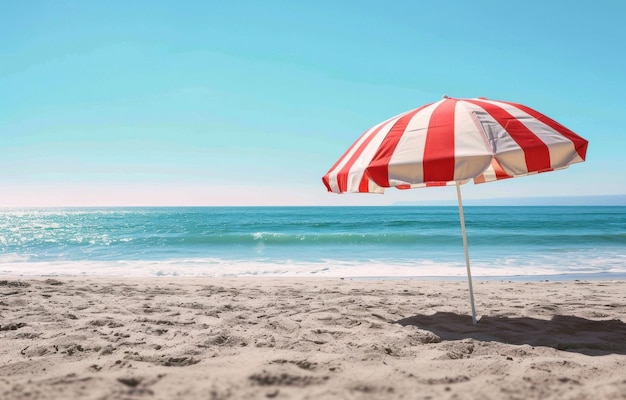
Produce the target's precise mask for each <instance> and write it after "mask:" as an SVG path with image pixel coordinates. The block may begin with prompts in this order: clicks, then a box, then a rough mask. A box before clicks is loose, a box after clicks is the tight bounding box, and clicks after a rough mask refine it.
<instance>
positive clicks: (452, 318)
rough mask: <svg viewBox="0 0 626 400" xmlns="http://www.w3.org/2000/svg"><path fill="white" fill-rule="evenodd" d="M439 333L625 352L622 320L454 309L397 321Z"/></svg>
mask: <svg viewBox="0 0 626 400" xmlns="http://www.w3.org/2000/svg"><path fill="white" fill-rule="evenodd" d="M396 323H398V324H400V325H402V326H409V325H411V326H415V327H417V328H419V329H423V330H427V331H430V332H432V333H434V334H435V335H437V336H439V337H440V338H441V340H461V339H470V338H471V339H475V340H480V341H488V342H491V341H495V342H500V343H505V344H512V345H522V344H528V345H530V346H546V347H552V348H555V349H557V350H561V351H569V352H575V353H580V354H585V355H589V356H600V355H607V354H626V324H625V323H624V322H622V321H620V320H616V319H614V320H599V321H598V320H590V319H585V318H581V317H574V316H568V315H555V316H553V317H552V319H551V320H544V319H537V318H530V317H505V316H484V317H482V318H481V319H480V321H479V322H478V324H477V325H473V324H472V317H471V316H467V315H459V314H455V313H451V312H437V313H436V314H433V315H419V314H418V315H415V316H412V317H407V318H403V319H401V320H398V321H396Z"/></svg>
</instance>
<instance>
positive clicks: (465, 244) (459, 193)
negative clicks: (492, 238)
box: [456, 182, 476, 325]
mask: <svg viewBox="0 0 626 400" xmlns="http://www.w3.org/2000/svg"><path fill="white" fill-rule="evenodd" d="M456 197H457V199H458V201H459V217H460V220H461V232H463V249H464V250H465V267H466V268H467V281H468V283H469V292H470V299H471V301H472V323H473V324H474V325H476V308H475V307H474V288H473V287H472V272H471V271H470V262H469V252H468V251H467V234H466V233H465V216H464V215H463V201H462V200H461V184H460V183H459V182H457V183H456Z"/></svg>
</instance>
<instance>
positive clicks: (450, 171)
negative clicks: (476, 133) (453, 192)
mask: <svg viewBox="0 0 626 400" xmlns="http://www.w3.org/2000/svg"><path fill="white" fill-rule="evenodd" d="M456 103H457V100H456V99H447V100H446V101H444V102H443V103H441V104H440V105H439V107H437V109H435V111H434V112H433V114H432V115H431V117H430V121H429V123H428V131H427V133H426V143H425V144H424V162H423V166H424V182H432V183H444V184H445V182H448V181H452V180H454V164H455V162H454V110H455V107H456Z"/></svg>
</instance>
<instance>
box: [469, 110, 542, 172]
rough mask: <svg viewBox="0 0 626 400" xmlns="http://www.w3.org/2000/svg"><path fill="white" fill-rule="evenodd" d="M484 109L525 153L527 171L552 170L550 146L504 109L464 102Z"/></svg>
mask: <svg viewBox="0 0 626 400" xmlns="http://www.w3.org/2000/svg"><path fill="white" fill-rule="evenodd" d="M464 101H467V102H469V103H472V104H476V105H477V106H479V107H482V108H483V109H484V110H485V111H486V112H488V113H489V115H491V116H492V117H493V118H494V119H495V120H496V121H497V122H498V123H499V124H500V125H502V127H503V128H504V129H505V130H506V131H507V132H508V134H509V135H510V136H511V138H512V139H513V140H514V141H515V143H517V144H518V145H519V146H520V147H521V148H522V150H523V151H524V158H525V160H526V169H527V170H528V172H538V171H544V170H547V169H550V168H552V165H551V164H550V151H549V150H548V146H547V145H546V144H545V143H544V142H542V141H541V139H539V138H538V137H537V135H535V134H534V133H533V131H531V130H530V129H528V128H527V127H526V126H525V125H524V124H523V123H521V122H520V121H519V120H518V119H517V118H516V117H514V116H513V115H511V114H510V113H509V112H507V111H506V110H504V109H503V108H501V107H499V106H496V105H494V104H491V103H487V102H483V101H476V100H471V99H467V100H464Z"/></svg>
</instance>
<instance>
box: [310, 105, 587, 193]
mask: <svg viewBox="0 0 626 400" xmlns="http://www.w3.org/2000/svg"><path fill="white" fill-rule="evenodd" d="M586 151H587V140H585V139H583V138H582V137H580V136H578V135H577V134H575V133H574V132H572V131H571V130H569V129H567V128H566V127H564V126H563V125H561V124H559V123H558V122H556V121H554V120H552V119H550V118H548V117H546V116H545V115H543V114H540V113H538V112H537V111H535V110H533V109H531V108H529V107H526V106H523V105H520V104H515V103H510V102H504V101H492V100H487V99H484V98H477V99H453V98H448V97H444V98H443V99H442V100H440V101H438V102H436V103H432V104H427V105H425V106H422V107H420V108H417V109H415V110H411V111H408V112H405V113H403V114H400V115H397V116H395V117H393V118H390V119H388V120H387V121H384V122H382V123H380V124H378V125H376V126H374V127H372V128H370V129H368V130H367V131H366V132H365V133H364V134H363V135H362V136H361V137H360V138H359V140H357V141H356V142H355V143H354V144H353V145H352V146H351V147H350V148H349V149H348V151H346V153H345V154H344V155H343V156H342V157H341V158H340V159H339V160H338V161H337V162H336V163H335V165H333V167H332V168H331V169H330V170H329V171H328V173H326V175H324V177H323V178H322V180H323V182H324V184H325V185H326V188H327V189H328V191H330V192H335V193H344V192H369V193H382V192H383V191H384V189H385V188H389V187H397V188H400V189H407V188H412V187H423V186H444V185H455V184H456V183H465V182H467V181H468V180H469V179H474V182H475V183H483V182H490V181H496V180H500V179H506V178H512V177H518V176H525V175H530V174H535V173H539V172H546V171H553V170H556V169H562V168H566V167H567V166H569V165H570V164H573V163H577V162H582V161H584V160H585V153H586Z"/></svg>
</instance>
